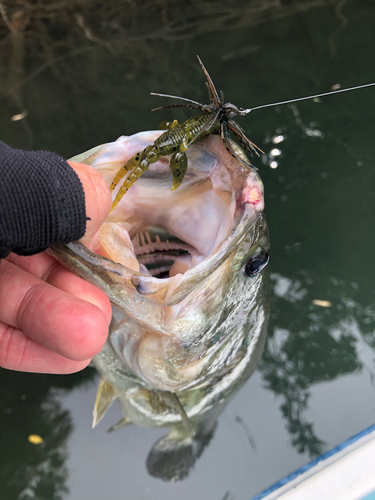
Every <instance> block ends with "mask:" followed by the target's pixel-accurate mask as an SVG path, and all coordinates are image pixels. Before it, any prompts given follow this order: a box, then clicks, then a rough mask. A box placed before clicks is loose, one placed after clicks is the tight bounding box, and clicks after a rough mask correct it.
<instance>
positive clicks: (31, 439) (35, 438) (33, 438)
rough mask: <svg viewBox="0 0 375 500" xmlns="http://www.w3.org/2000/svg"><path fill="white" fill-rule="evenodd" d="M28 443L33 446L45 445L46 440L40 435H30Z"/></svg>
mask: <svg viewBox="0 0 375 500" xmlns="http://www.w3.org/2000/svg"><path fill="white" fill-rule="evenodd" d="M27 440H28V442H29V443H31V444H42V443H44V439H43V438H42V437H40V436H38V434H30V436H29V437H28V438H27Z"/></svg>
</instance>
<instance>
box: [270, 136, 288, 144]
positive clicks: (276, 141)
mask: <svg viewBox="0 0 375 500" xmlns="http://www.w3.org/2000/svg"><path fill="white" fill-rule="evenodd" d="M284 139H285V137H284V136H283V135H275V136H274V137H272V142H273V143H274V144H280V142H283V140H284Z"/></svg>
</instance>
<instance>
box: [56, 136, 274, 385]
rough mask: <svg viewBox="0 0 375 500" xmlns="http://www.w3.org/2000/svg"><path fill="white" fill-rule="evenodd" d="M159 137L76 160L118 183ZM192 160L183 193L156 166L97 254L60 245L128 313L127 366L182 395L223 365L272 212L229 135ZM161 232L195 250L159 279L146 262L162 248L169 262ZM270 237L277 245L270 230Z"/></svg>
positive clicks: (117, 334) (115, 216)
mask: <svg viewBox="0 0 375 500" xmlns="http://www.w3.org/2000/svg"><path fill="white" fill-rule="evenodd" d="M159 135H160V132H159V131H154V132H148V133H143V134H136V135H135V136H131V137H123V138H120V139H119V140H118V141H116V142H115V143H111V144H108V145H104V146H103V147H101V148H95V149H94V150H91V151H90V152H88V153H87V155H86V156H85V155H84V154H83V155H80V156H79V157H76V158H75V159H77V160H78V161H81V162H85V163H88V164H91V165H92V166H94V167H95V168H97V169H98V170H100V171H101V172H102V174H103V175H104V176H105V178H106V180H107V182H108V183H109V184H110V183H111V182H112V179H113V177H114V175H115V173H116V171H117V170H118V168H120V166H121V165H122V164H123V163H124V162H125V161H127V159H128V158H129V157H131V156H132V155H134V154H135V153H136V152H137V150H141V149H143V148H144V147H146V146H147V145H148V144H150V143H152V142H153V141H154V140H155V139H156V138H157V137H158V136H159ZM187 154H188V160H189V168H188V172H187V174H186V178H185V180H184V182H183V183H182V185H181V187H180V188H179V189H178V190H176V191H170V185H171V173H170V171H169V167H168V162H167V161H159V162H156V163H155V164H153V165H151V166H150V168H149V170H148V171H147V172H146V173H145V174H144V176H142V177H141V178H140V179H139V180H138V181H137V182H136V183H135V184H134V185H133V186H132V187H131V189H129V191H128V193H127V194H126V196H125V197H124V198H123V199H122V201H121V202H120V203H119V205H118V206H117V207H116V209H115V210H114V211H113V212H112V213H111V214H110V216H109V217H108V219H107V220H106V222H105V224H104V225H103V226H102V228H101V229H100V230H99V233H98V235H97V236H96V237H95V238H94V240H93V242H92V244H91V246H90V249H86V248H85V247H83V246H82V245H80V244H79V243H72V244H69V245H68V247H67V248H69V252H65V255H62V254H63V253H64V250H61V248H62V247H61V246H60V250H56V248H55V251H56V254H57V256H58V258H59V259H60V260H62V261H63V263H64V264H65V265H66V266H67V267H68V268H70V269H71V270H72V271H73V272H75V273H76V274H78V275H80V276H82V277H83V278H85V279H87V280H88V281H90V282H91V283H93V284H95V285H96V286H99V288H101V289H102V290H104V291H105V293H106V294H107V295H108V297H109V298H110V300H111V302H112V303H113V304H114V305H115V306H117V308H118V309H119V310H120V311H122V315H123V316H122V320H121V325H122V326H121V328H120V329H119V328H117V329H116V328H114V329H111V331H110V334H109V338H108V342H109V343H110V344H111V346H112V348H113V350H114V352H115V353H116V355H117V356H118V358H119V359H120V360H121V362H122V363H123V365H124V366H125V367H126V368H127V369H128V370H129V371H131V372H132V373H134V374H136V375H137V376H139V377H140V378H141V379H142V380H144V381H145V382H146V383H147V384H149V386H150V387H156V388H159V389H162V390H170V391H174V392H175V391H180V390H184V388H186V387H191V386H192V385H194V383H195V381H198V380H199V383H205V381H206V380H207V379H208V378H209V376H211V375H212V374H213V373H214V372H215V370H216V371H218V370H219V368H220V370H221V369H222V366H220V367H219V368H218V367H217V366H216V368H213V366H214V365H215V363H214V361H212V360H213V359H214V357H215V352H218V349H219V347H218V346H220V342H217V341H215V342H213V340H212V339H213V338H214V337H215V332H216V331H218V330H221V331H223V329H222V328H221V329H220V326H221V324H222V322H223V315H224V316H225V314H226V313H225V311H226V310H227V302H228V297H229V296H230V295H231V293H232V289H233V286H236V279H238V276H240V280H243V269H242V267H243V262H244V261H245V260H246V256H247V255H248V254H249V252H251V251H252V249H253V248H255V247H256V246H257V245H258V242H259V238H260V236H259V234H260V232H261V231H260V230H259V227H258V226H259V223H260V222H259V221H262V220H263V219H262V218H263V216H262V211H263V208H264V198H263V185H262V182H261V180H260V178H259V176H258V175H257V174H256V172H255V171H252V170H250V169H248V168H247V167H245V166H243V165H242V164H240V163H239V162H238V161H237V160H235V159H233V158H232V157H231V156H230V155H229V154H228V153H227V151H226V150H225V149H224V147H223V145H222V141H221V139H220V138H218V137H215V136H210V137H208V138H206V139H204V140H203V141H201V142H199V143H197V144H196V145H192V146H191V147H190V148H189V149H188V151H187ZM115 194H116V193H114V196H115ZM264 224H265V222H264ZM150 228H151V229H150ZM154 228H156V229H154ZM159 230H160V231H161V233H163V231H164V233H166V234H167V235H168V234H169V235H170V236H171V238H172V240H171V242H170V243H169V244H170V245H171V244H172V243H173V242H174V240H173V238H174V239H175V240H176V241H175V242H174V243H173V244H175V245H177V248H178V247H179V246H180V248H183V245H185V247H184V248H189V250H188V251H187V252H186V253H185V254H183V255H178V256H177V257H176V261H177V264H178V265H177V266H175V264H173V265H172V266H170V267H169V272H170V273H171V270H172V271H173V266H175V268H176V269H175V270H176V273H175V274H174V272H172V273H171V274H170V275H169V276H168V277H162V276H152V275H150V271H148V270H147V269H146V267H145V265H144V264H142V263H141V260H142V258H143V259H144V257H143V255H144V254H142V252H143V251H144V248H145V247H146V246H147V245H148V247H149V248H151V247H153V248H154V249H156V250H155V251H154V252H151V254H152V255H146V260H147V259H154V260H153V262H156V260H157V258H160V257H163V258H165V255H164V254H163V255H160V254H159V256H158V253H159V248H161V246H160V245H162V243H165V242H161V243H160V245H159V243H158V241H157V238H159V240H160V237H159V236H158V234H161V233H158V231H159ZM267 234H268V233H267ZM137 238H138V240H137ZM261 238H263V239H265V240H267V238H266V237H264V231H263V233H262V235H261ZM181 242H182V243H181ZM158 245H159V247H158ZM264 245H265V246H267V245H268V242H267V241H265V243H264ZM121 249H124V250H123V251H122V250H121ZM164 249H165V246H164ZM67 254H69V255H68V256H67ZM166 254H168V249H167V251H166ZM64 259H65V260H64ZM111 259H115V260H116V261H117V262H113V261H112V260H111ZM68 261H69V262H68ZM144 261H145V260H144ZM184 266H185V267H184ZM179 270H183V272H178V271H179ZM245 281H246V280H245ZM246 291H247V288H246V286H245V289H244V292H246ZM231 307H232V306H231ZM245 316H246V314H245ZM222 336H223V337H225V332H224V333H223V335H222ZM223 363H224V360H222V362H221V364H223ZM224 364H225V363H224ZM220 370H219V371H220ZM197 383H198V382H197Z"/></svg>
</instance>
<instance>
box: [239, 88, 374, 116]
mask: <svg viewBox="0 0 375 500" xmlns="http://www.w3.org/2000/svg"><path fill="white" fill-rule="evenodd" d="M374 85H375V82H374V83H366V84H364V85H358V86H357V87H349V88H347V89H341V90H332V92H324V93H323V94H315V95H310V96H308V97H299V98H297V99H290V100H289V101H281V102H273V103H271V104H262V105H261V106H255V108H248V109H244V110H241V111H242V112H247V113H250V111H254V109H261V108H269V107H271V106H280V105H281V104H290V103H291V102H297V101H305V100H307V99H315V98H317V97H323V96H326V95H332V94H339V93H340V92H349V91H350V90H357V89H363V88H365V87H372V86H374Z"/></svg>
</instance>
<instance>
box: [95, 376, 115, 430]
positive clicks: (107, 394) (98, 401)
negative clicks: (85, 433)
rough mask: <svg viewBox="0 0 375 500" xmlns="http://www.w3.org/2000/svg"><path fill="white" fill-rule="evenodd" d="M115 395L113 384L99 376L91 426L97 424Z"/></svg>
mask: <svg viewBox="0 0 375 500" xmlns="http://www.w3.org/2000/svg"><path fill="white" fill-rule="evenodd" d="M116 397H117V396H116V393H115V389H114V388H113V386H112V385H111V384H110V383H108V382H107V381H106V380H104V378H103V377H100V380H99V385H98V390H97V393H96V398H95V405H94V410H93V412H92V428H94V427H96V426H97V425H98V423H99V422H100V421H101V419H102V418H103V417H104V414H105V413H106V411H107V410H108V408H109V407H110V406H111V404H112V403H113V401H114V400H115V399H116Z"/></svg>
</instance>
